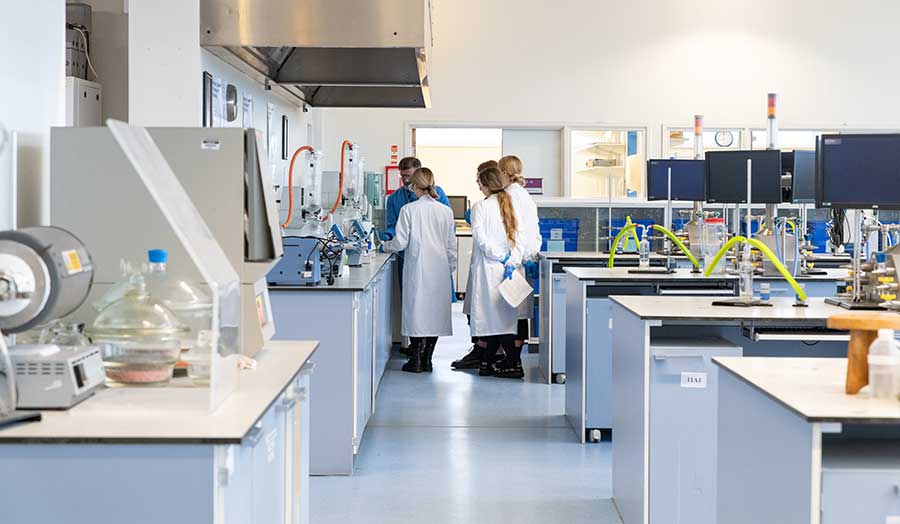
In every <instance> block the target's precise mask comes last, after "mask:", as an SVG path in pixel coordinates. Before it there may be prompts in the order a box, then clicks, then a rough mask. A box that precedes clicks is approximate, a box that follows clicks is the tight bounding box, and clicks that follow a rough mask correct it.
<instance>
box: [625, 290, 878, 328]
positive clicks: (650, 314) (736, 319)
mask: <svg viewBox="0 0 900 524" xmlns="http://www.w3.org/2000/svg"><path fill="white" fill-rule="evenodd" d="M610 300H612V301H613V302H615V303H617V304H619V305H621V306H622V307H624V308H625V309H627V310H628V311H630V312H632V313H634V314H635V315H637V316H639V317H641V319H643V320H674V321H681V320H690V321H695V320H700V321H709V322H726V323H728V322H733V323H741V322H744V321H777V322H784V321H793V322H797V321H812V322H813V323H816V324H821V325H822V327H824V326H825V321H826V320H827V319H828V317H829V316H831V315H836V314H850V315H852V314H854V312H853V311H848V310H846V309H844V308H842V307H839V306H832V305H831V304H826V303H825V299H824V298H810V299H809V301H808V303H809V305H808V307H794V299H793V298H772V300H771V301H770V302H771V304H772V306H770V307H760V306H755V307H728V306H713V305H712V302H713V301H714V300H721V298H718V299H716V298H710V297H669V296H667V297H658V296H612V297H610ZM858 313H860V314H863V315H864V314H866V313H867V312H865V311H859V312H858ZM869 314H871V313H870V312H869Z"/></svg>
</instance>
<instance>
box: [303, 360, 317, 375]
mask: <svg viewBox="0 0 900 524" xmlns="http://www.w3.org/2000/svg"><path fill="white" fill-rule="evenodd" d="M315 370H316V363H315V362H307V363H306V364H303V367H302V368H300V373H301V374H303V375H312V372H313V371H315Z"/></svg>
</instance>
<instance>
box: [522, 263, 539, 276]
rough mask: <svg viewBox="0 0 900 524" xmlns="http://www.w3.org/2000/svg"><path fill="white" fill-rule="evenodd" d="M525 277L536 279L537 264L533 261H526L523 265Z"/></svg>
mask: <svg viewBox="0 0 900 524" xmlns="http://www.w3.org/2000/svg"><path fill="white" fill-rule="evenodd" d="M524 266H525V276H526V277H528V278H531V279H535V278H538V263H537V262H535V261H534V260H528V261H526V262H525V264H524Z"/></svg>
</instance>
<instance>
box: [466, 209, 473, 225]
mask: <svg viewBox="0 0 900 524" xmlns="http://www.w3.org/2000/svg"><path fill="white" fill-rule="evenodd" d="M466 224H469V225H470V226H471V225H472V208H469V209H466Z"/></svg>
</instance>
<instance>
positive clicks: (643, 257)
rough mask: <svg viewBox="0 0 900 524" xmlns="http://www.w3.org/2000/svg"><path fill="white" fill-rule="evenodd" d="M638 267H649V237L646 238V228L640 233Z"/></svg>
mask: <svg viewBox="0 0 900 524" xmlns="http://www.w3.org/2000/svg"><path fill="white" fill-rule="evenodd" d="M638 267H640V268H642V269H646V268H648V267H650V239H648V238H647V228H644V231H643V234H642V235H641V244H640V247H639V249H638Z"/></svg>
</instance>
